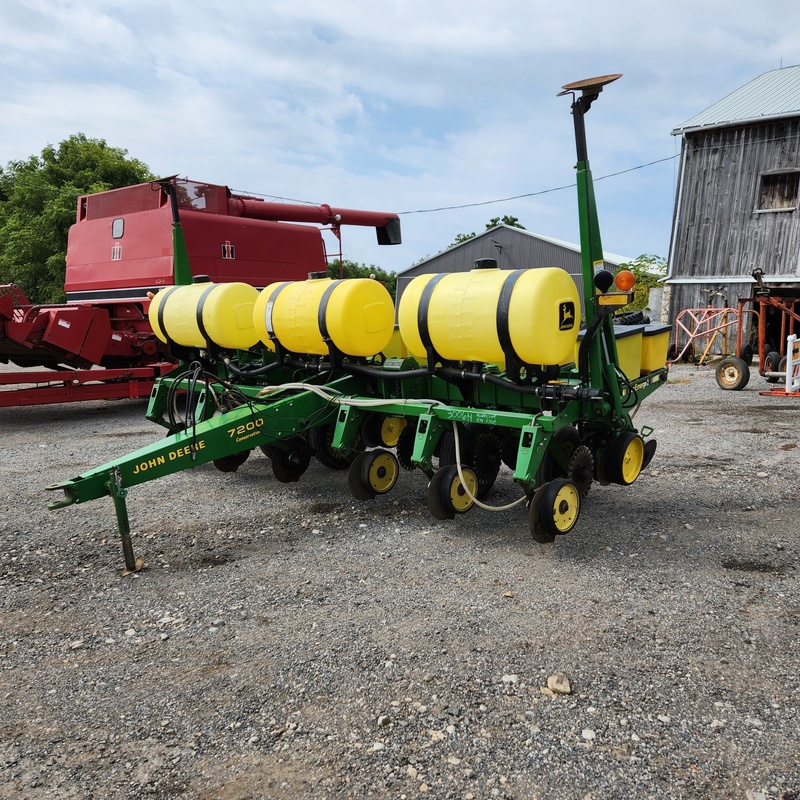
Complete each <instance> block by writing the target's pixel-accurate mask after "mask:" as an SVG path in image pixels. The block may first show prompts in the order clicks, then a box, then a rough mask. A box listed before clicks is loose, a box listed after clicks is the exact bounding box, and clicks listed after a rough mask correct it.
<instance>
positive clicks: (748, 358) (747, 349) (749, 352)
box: [739, 342, 755, 367]
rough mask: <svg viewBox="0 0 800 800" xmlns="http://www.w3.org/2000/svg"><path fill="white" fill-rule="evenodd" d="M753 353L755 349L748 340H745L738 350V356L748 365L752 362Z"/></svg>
mask: <svg viewBox="0 0 800 800" xmlns="http://www.w3.org/2000/svg"><path fill="white" fill-rule="evenodd" d="M754 353H755V350H753V345H752V344H750V342H747V344H743V345H742V349H741V350H740V351H739V358H741V359H742V361H744V363H745V364H747V366H748V367H749V366H751V365H752V363H753V355H754Z"/></svg>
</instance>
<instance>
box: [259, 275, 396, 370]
mask: <svg viewBox="0 0 800 800" xmlns="http://www.w3.org/2000/svg"><path fill="white" fill-rule="evenodd" d="M253 323H254V325H255V329H256V332H257V335H258V338H259V339H260V340H261V341H262V342H263V343H264V344H265V345H266V346H267V347H269V348H270V349H274V344H273V342H272V336H273V335H274V336H275V338H276V339H277V340H278V341H279V342H280V343H281V345H282V346H283V347H284V348H286V350H288V351H289V352H292V353H303V354H309V355H321V356H324V355H328V345H327V342H326V341H325V338H326V334H327V337H329V338H330V340H331V342H333V344H334V345H335V347H336V349H337V350H339V351H341V352H342V353H344V354H345V355H348V356H355V357H366V356H373V355H375V354H376V353H380V352H382V351H383V350H384V349H385V348H386V347H387V346H388V344H389V342H390V341H391V338H392V334H393V332H394V303H393V302H392V296H391V295H390V294H389V292H388V290H387V289H386V287H385V286H384V285H383V284H381V283H379V282H378V281H374V280H371V279H370V278H346V279H344V280H332V279H331V278H328V277H324V278H315V277H314V278H309V279H308V280H307V281H287V282H285V283H273V284H270V285H269V286H267V287H266V288H265V289H263V290H262V292H261V294H260V295H259V296H258V299H257V300H256V303H255V306H254V308H253Z"/></svg>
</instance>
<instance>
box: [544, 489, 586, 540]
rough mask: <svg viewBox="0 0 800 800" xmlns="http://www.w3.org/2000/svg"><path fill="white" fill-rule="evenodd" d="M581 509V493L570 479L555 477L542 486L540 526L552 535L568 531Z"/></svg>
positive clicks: (574, 523) (561, 534)
mask: <svg viewBox="0 0 800 800" xmlns="http://www.w3.org/2000/svg"><path fill="white" fill-rule="evenodd" d="M580 511H581V493H580V491H579V490H578V487H577V486H575V484H574V483H573V482H572V481H569V480H567V479H566V478H555V479H554V480H552V481H550V483H548V484H547V485H546V486H543V487H542V496H541V507H540V509H539V517H540V520H541V524H542V528H543V529H544V530H545V531H547V532H548V533H551V534H552V535H553V536H563V535H564V534H567V533H569V532H570V531H571V530H572V529H573V528H574V527H575V525H576V524H577V522H578V517H579V516H580Z"/></svg>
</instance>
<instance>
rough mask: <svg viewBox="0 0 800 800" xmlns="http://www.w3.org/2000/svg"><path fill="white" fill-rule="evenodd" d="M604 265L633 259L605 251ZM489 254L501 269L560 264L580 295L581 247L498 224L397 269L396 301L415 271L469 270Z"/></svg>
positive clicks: (558, 265)
mask: <svg viewBox="0 0 800 800" xmlns="http://www.w3.org/2000/svg"><path fill="white" fill-rule="evenodd" d="M603 256H604V263H605V266H606V268H607V269H610V270H612V271H615V270H616V269H617V267H618V266H619V265H620V264H624V263H627V262H629V261H633V259H632V258H626V257H624V256H620V255H614V254H612V253H604V254H603ZM484 258H492V259H495V260H496V261H497V266H498V267H499V268H500V269H509V270H511V269H528V268H536V267H561V268H562V269H565V270H566V271H567V272H569V274H570V275H571V276H572V278H573V280H574V281H575V283H576V284H577V285H578V291H579V292H580V296H581V297H583V279H582V277H581V250H580V247H579V245H576V244H571V243H570V242H564V241H561V240H559V239H552V238H550V237H549V236H541V235H540V234H538V233H532V232H531V231H527V230H524V229H522V228H516V227H514V226H513V225H497V226H496V227H494V228H490V229H489V230H486V231H483V232H482V233H479V234H477V235H476V236H474V237H472V238H471V239H468V240H467V241H465V242H462V243H461V244H458V245H456V246H454V247H451V248H449V249H448V250H443V251H442V252H441V253H438V254H437V255H435V256H431V257H430V258H426V259H425V260H424V261H420V262H419V263H418V264H414V266H412V267H408V269H404V270H402V271H400V272H398V273H397V302H398V303H399V301H400V298H401V297H402V294H403V291H404V290H405V287H406V286H408V284H409V283H410V282H411V281H412V280H413V279H414V278H416V277H417V275H428V274H430V273H437V272H468V271H469V270H471V269H473V268H474V266H475V261H477V260H478V259H484Z"/></svg>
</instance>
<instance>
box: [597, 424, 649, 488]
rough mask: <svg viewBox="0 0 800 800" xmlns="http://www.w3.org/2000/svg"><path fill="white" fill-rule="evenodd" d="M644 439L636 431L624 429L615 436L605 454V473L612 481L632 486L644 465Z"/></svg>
mask: <svg viewBox="0 0 800 800" xmlns="http://www.w3.org/2000/svg"><path fill="white" fill-rule="evenodd" d="M644 457H645V449H644V440H643V439H642V437H641V436H640V435H639V434H638V433H636V432H635V431H623V432H622V433H620V434H618V435H617V436H616V437H615V438H613V439H612V440H611V441H610V442H609V443H608V446H607V447H606V449H605V453H604V454H603V475H604V477H605V478H606V480H608V481H609V482H610V483H618V484H620V485H621V486H630V484H632V483H633V482H634V481H635V480H636V479H637V478H638V477H639V473H640V472H641V471H642V467H643V465H644Z"/></svg>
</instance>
